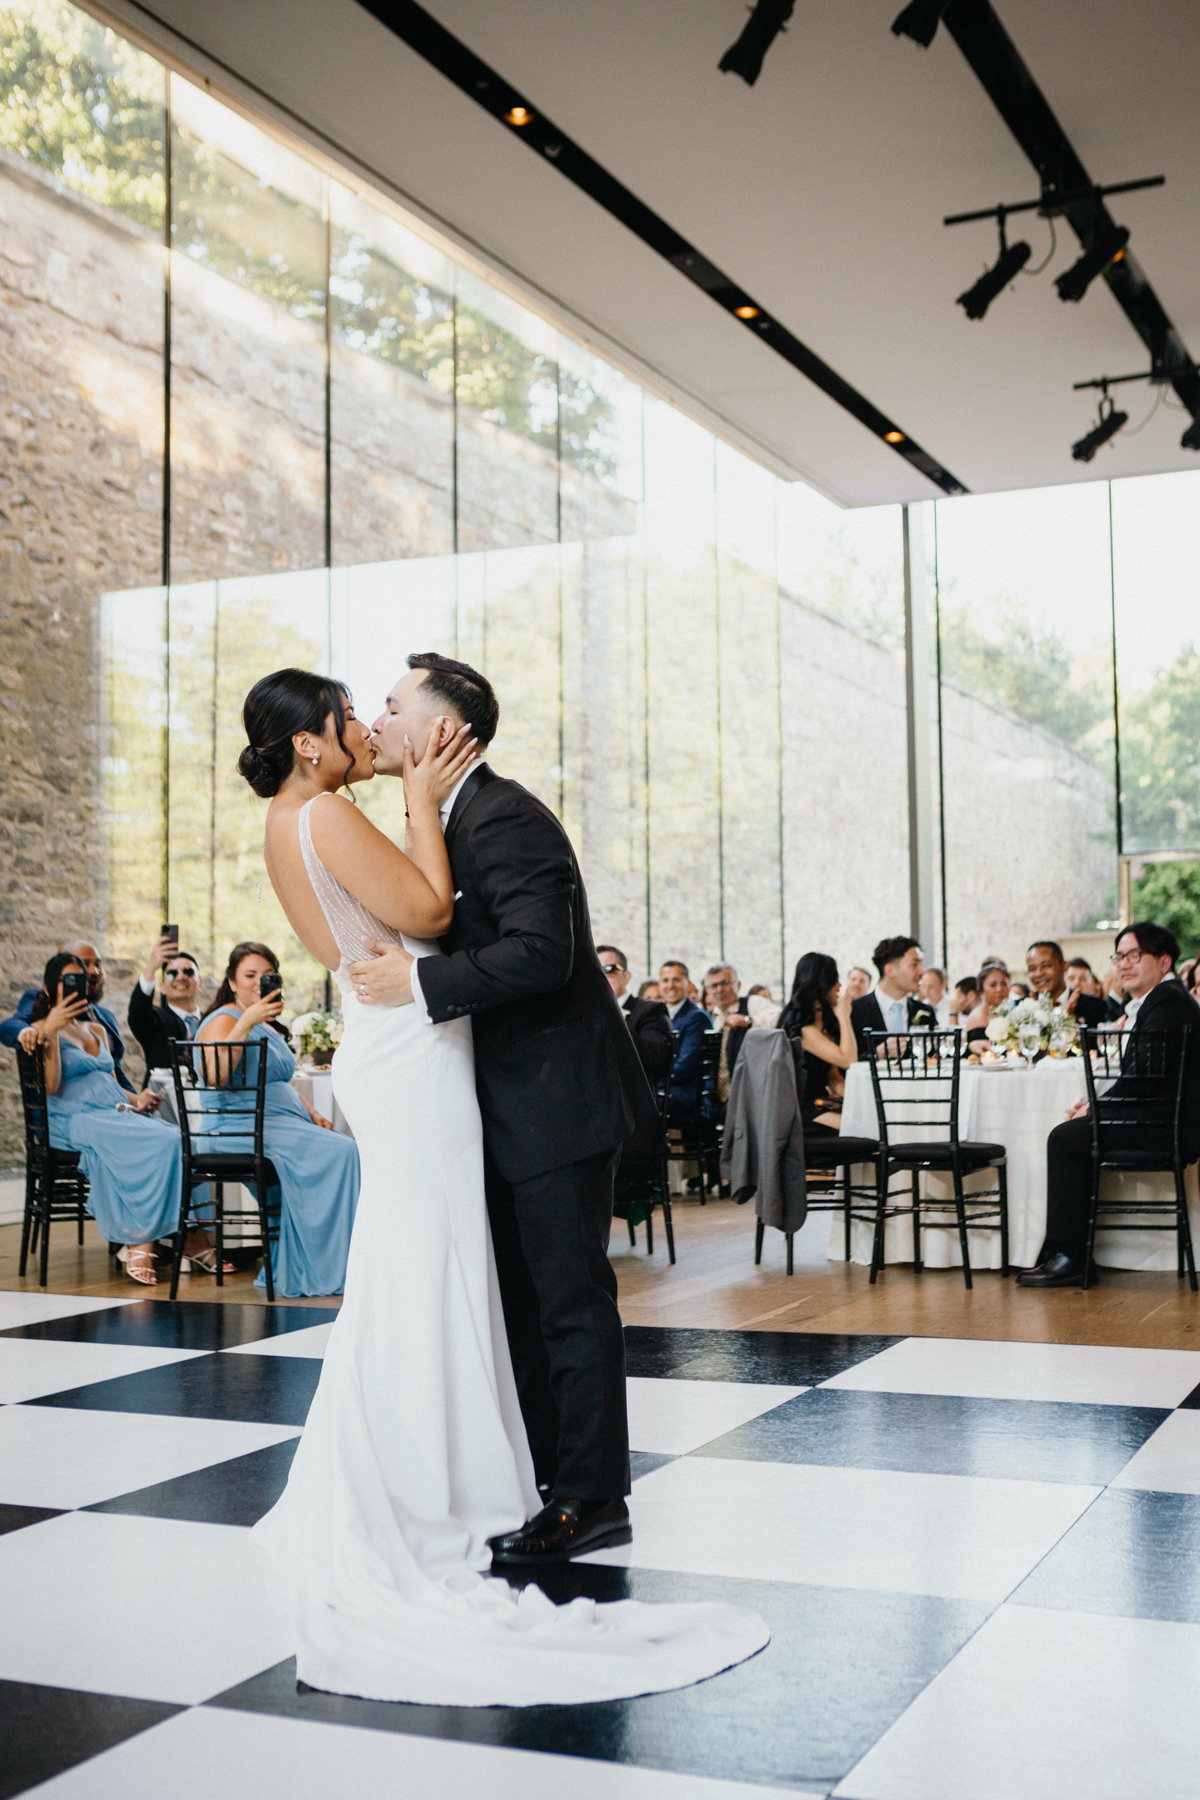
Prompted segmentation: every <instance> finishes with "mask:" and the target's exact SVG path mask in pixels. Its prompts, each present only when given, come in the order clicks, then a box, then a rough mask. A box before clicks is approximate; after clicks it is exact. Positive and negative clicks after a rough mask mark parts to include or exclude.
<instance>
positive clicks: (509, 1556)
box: [488, 1500, 633, 1566]
mask: <svg viewBox="0 0 1200 1800" xmlns="http://www.w3.org/2000/svg"><path fill="white" fill-rule="evenodd" d="M632 1542H633V1527H632V1526H631V1525H630V1523H629V1508H628V1507H627V1506H626V1504H625V1502H624V1500H601V1501H597V1502H595V1503H589V1502H588V1501H586V1500H552V1501H551V1502H550V1504H549V1506H544V1507H543V1508H542V1510H541V1512H540V1513H538V1515H537V1517H536V1518H533V1519H530V1521H529V1523H528V1524H527V1525H522V1526H521V1529H520V1530H519V1531H506V1532H504V1533H503V1535H502V1536H500V1537H494V1538H489V1539H488V1546H489V1548H490V1549H491V1552H492V1564H493V1566H495V1565H496V1564H498V1563H549V1562H562V1560H563V1559H564V1557H569V1556H580V1555H582V1554H583V1552H584V1551H585V1550H603V1549H605V1548H606V1547H607V1546H608V1545H609V1544H631V1543H632Z"/></svg>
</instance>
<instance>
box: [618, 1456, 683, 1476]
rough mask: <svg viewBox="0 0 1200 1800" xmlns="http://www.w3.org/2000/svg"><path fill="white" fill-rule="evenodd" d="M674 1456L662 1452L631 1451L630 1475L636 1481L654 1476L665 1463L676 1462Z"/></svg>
mask: <svg viewBox="0 0 1200 1800" xmlns="http://www.w3.org/2000/svg"><path fill="white" fill-rule="evenodd" d="M674 1461H675V1458H674V1457H673V1456H669V1455H666V1454H665V1453H664V1452H662V1451H660V1450H631V1451H630V1452H629V1473H630V1476H631V1477H632V1479H633V1480H634V1481H637V1479H638V1478H639V1476H642V1475H653V1473H654V1471H655V1469H661V1468H662V1466H663V1464H664V1463H669V1462H674Z"/></svg>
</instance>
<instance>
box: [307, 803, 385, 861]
mask: <svg viewBox="0 0 1200 1800" xmlns="http://www.w3.org/2000/svg"><path fill="white" fill-rule="evenodd" d="M320 799H321V805H320V806H314V807H313V808H312V810H311V811H310V813H309V815H308V826H309V830H310V832H311V833H312V841H313V848H314V849H315V850H316V852H317V855H318V856H319V857H320V858H321V860H322V861H325V860H326V855H327V853H329V854H333V855H336V854H337V853H338V852H339V851H345V850H354V851H356V852H358V851H362V850H371V851H375V852H382V853H383V854H384V855H386V854H387V853H388V852H389V851H391V852H393V853H394V854H395V855H397V856H400V855H403V852H402V851H400V850H397V849H396V846H395V845H394V844H393V843H392V840H391V838H389V837H387V836H386V835H385V834H384V833H383V832H382V831H380V829H379V827H378V826H377V825H373V824H372V823H371V821H370V819H368V818H367V816H366V814H365V813H363V812H360V811H359V809H358V807H357V806H355V804H354V802H353V801H352V800H348V799H347V798H346V797H345V795H344V794H323V795H321V796H320Z"/></svg>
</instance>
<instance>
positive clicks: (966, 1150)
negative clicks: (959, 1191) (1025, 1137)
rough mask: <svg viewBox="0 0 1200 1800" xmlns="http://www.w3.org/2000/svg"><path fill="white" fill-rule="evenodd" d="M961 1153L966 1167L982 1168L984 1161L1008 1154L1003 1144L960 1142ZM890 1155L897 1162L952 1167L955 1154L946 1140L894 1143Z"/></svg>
mask: <svg viewBox="0 0 1200 1800" xmlns="http://www.w3.org/2000/svg"><path fill="white" fill-rule="evenodd" d="M958 1149H959V1154H960V1156H961V1158H962V1162H963V1165H964V1167H966V1166H967V1165H968V1164H969V1165H971V1166H972V1167H975V1168H980V1167H982V1166H983V1164H984V1163H990V1162H997V1161H999V1160H1000V1158H1001V1157H1003V1156H1005V1155H1007V1151H1006V1150H1005V1148H1004V1145H1003V1144H987V1143H980V1144H968V1143H960V1144H959V1146H958ZM888 1155H889V1156H890V1157H891V1159H892V1161H893V1162H897V1163H937V1164H939V1165H940V1166H941V1167H943V1168H946V1169H948V1168H950V1167H951V1166H952V1164H953V1160H954V1159H953V1155H952V1153H951V1149H950V1145H949V1144H947V1143H946V1142H945V1141H944V1140H943V1141H942V1142H940V1143H924V1144H921V1143H918V1144H892V1145H890V1146H889V1148H888Z"/></svg>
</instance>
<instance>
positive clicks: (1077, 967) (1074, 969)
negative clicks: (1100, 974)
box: [1067, 956, 1104, 995]
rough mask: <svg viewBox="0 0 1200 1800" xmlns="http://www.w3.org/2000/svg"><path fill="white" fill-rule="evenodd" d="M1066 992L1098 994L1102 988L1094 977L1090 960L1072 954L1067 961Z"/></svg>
mask: <svg viewBox="0 0 1200 1800" xmlns="http://www.w3.org/2000/svg"><path fill="white" fill-rule="evenodd" d="M1067 992H1068V993H1071V994H1100V995H1103V993H1104V989H1103V988H1102V987H1101V986H1100V983H1099V981H1098V980H1097V979H1096V974H1095V971H1094V970H1093V968H1092V965H1091V963H1090V962H1088V960H1087V958H1086V957H1083V956H1072V957H1071V958H1070V959H1069V961H1068V963H1067Z"/></svg>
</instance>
